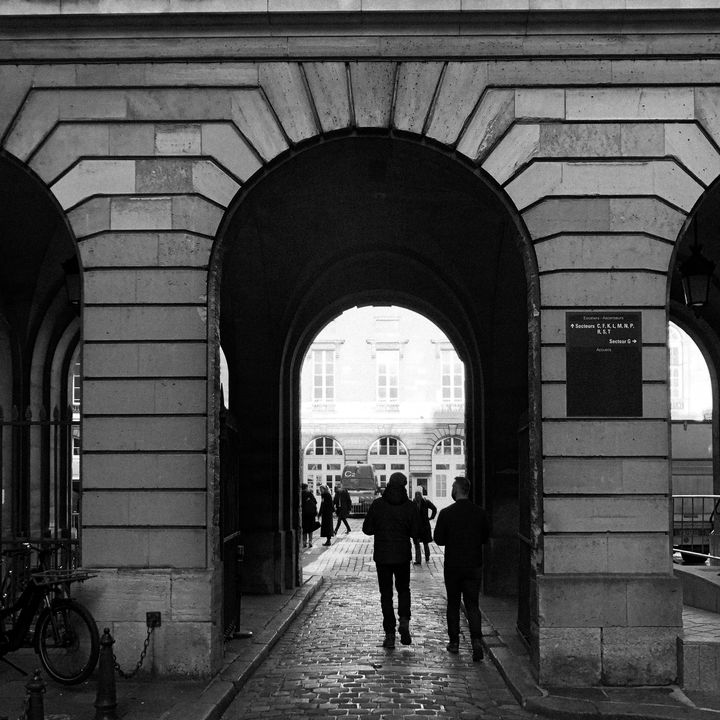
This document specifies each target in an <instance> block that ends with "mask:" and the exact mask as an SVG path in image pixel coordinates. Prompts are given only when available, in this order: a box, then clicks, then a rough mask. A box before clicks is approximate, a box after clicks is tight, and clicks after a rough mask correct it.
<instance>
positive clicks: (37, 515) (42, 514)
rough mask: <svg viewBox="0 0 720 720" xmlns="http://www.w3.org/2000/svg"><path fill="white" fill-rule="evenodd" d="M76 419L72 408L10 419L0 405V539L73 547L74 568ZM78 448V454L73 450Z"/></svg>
mask: <svg viewBox="0 0 720 720" xmlns="http://www.w3.org/2000/svg"><path fill="white" fill-rule="evenodd" d="M79 441H80V415H79V413H78V412H74V410H73V407H72V406H68V407H67V408H65V410H63V411H61V410H60V408H58V407H55V408H54V410H53V411H52V414H51V415H49V414H48V413H47V411H46V410H45V409H44V408H40V410H39V411H38V412H37V414H36V415H33V413H32V411H31V410H30V408H27V409H26V410H25V412H24V413H20V411H19V410H18V408H17V407H15V406H14V407H13V408H12V410H11V412H10V414H9V416H8V415H7V414H6V412H5V410H4V409H3V408H2V407H0V487H2V490H3V500H4V503H3V505H4V506H5V503H7V506H6V507H8V508H9V511H4V512H2V513H0V537H2V538H5V539H13V540H22V539H28V538H32V537H35V538H39V539H43V540H55V541H63V543H64V544H66V545H69V546H72V548H73V553H74V557H73V558H72V565H73V566H77V565H78V564H79V562H78V560H79V558H77V552H78V548H79V542H78V537H79V533H80V464H79V460H80V456H79ZM74 448H75V449H76V450H77V453H75V452H74V451H73V449H74Z"/></svg>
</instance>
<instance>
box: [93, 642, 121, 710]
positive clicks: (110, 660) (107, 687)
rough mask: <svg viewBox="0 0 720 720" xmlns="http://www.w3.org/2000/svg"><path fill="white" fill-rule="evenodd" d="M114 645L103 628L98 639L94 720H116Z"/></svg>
mask: <svg viewBox="0 0 720 720" xmlns="http://www.w3.org/2000/svg"><path fill="white" fill-rule="evenodd" d="M114 644H115V641H114V640H113V637H112V635H111V634H110V630H109V628H105V630H104V631H103V635H102V637H101V638H100V658H99V660H98V689H97V695H96V696H95V720H117V715H116V714H115V709H116V708H117V695H116V693H115V657H114V655H113V650H112V646H113V645H114Z"/></svg>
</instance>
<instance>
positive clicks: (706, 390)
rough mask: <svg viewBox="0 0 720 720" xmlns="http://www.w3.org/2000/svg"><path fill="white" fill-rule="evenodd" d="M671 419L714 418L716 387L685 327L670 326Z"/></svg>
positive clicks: (700, 353) (669, 375) (703, 359)
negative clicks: (714, 392)
mask: <svg viewBox="0 0 720 720" xmlns="http://www.w3.org/2000/svg"><path fill="white" fill-rule="evenodd" d="M668 381H669V383H670V418H671V419H672V420H696V421H707V420H710V419H711V418H712V384H711V381H710V372H709V370H708V365H707V362H706V360H705V357H704V355H703V354H702V351H701V350H700V348H699V347H698V346H697V344H696V342H695V341H694V340H693V339H692V337H690V335H688V334H687V333H686V332H685V331H684V330H683V329H682V328H681V327H679V326H678V325H675V323H672V322H671V323H669V327H668Z"/></svg>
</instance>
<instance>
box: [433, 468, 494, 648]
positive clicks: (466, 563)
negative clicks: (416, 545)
mask: <svg viewBox="0 0 720 720" xmlns="http://www.w3.org/2000/svg"><path fill="white" fill-rule="evenodd" d="M470 487H471V486H470V481H469V480H468V479H467V478H465V477H462V476H460V477H456V478H455V482H454V483H453V486H452V497H453V500H455V502H454V503H453V504H452V505H450V506H449V507H446V508H443V509H442V510H441V511H440V514H439V515H438V519H437V523H436V524H435V535H434V537H435V542H436V543H437V544H438V545H444V546H445V569H444V575H445V590H446V593H447V630H448V637H449V638H450V642H449V643H448V645H447V649H448V652H451V653H457V652H459V651H460V597H461V596H462V600H463V602H464V604H465V612H466V613H467V618H468V623H469V625H470V642H471V643H472V659H473V660H475V661H478V660H482V658H483V650H482V626H481V625H482V618H481V616H480V608H479V606H478V603H479V599H480V583H481V580H482V562H483V547H482V546H483V545H484V544H485V543H486V542H487V541H488V538H489V536H490V524H489V522H488V519H487V515H486V514H485V511H484V510H483V509H482V508H481V507H479V506H478V505H475V503H473V502H472V500H470Z"/></svg>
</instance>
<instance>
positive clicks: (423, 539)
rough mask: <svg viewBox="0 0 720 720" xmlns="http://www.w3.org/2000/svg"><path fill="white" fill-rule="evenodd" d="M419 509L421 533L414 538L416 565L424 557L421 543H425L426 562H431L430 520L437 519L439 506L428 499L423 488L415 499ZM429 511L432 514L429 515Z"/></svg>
mask: <svg viewBox="0 0 720 720" xmlns="http://www.w3.org/2000/svg"><path fill="white" fill-rule="evenodd" d="M413 502H414V503H415V505H416V506H417V509H418V514H419V515H420V534H419V535H418V537H416V538H413V544H414V545H415V565H420V564H421V560H420V558H421V557H422V556H421V554H420V543H422V544H423V548H424V550H425V562H426V563H429V562H430V545H429V543H430V541H431V540H432V529H431V528H430V521H431V520H434V519H435V516H436V515H437V508H436V507H435V505H434V504H433V502H432V501H431V500H428V498H426V497H425V496H424V495H423V493H422V490H416V491H415V499H414V501H413ZM428 512H431V513H432V515H430V517H428Z"/></svg>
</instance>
